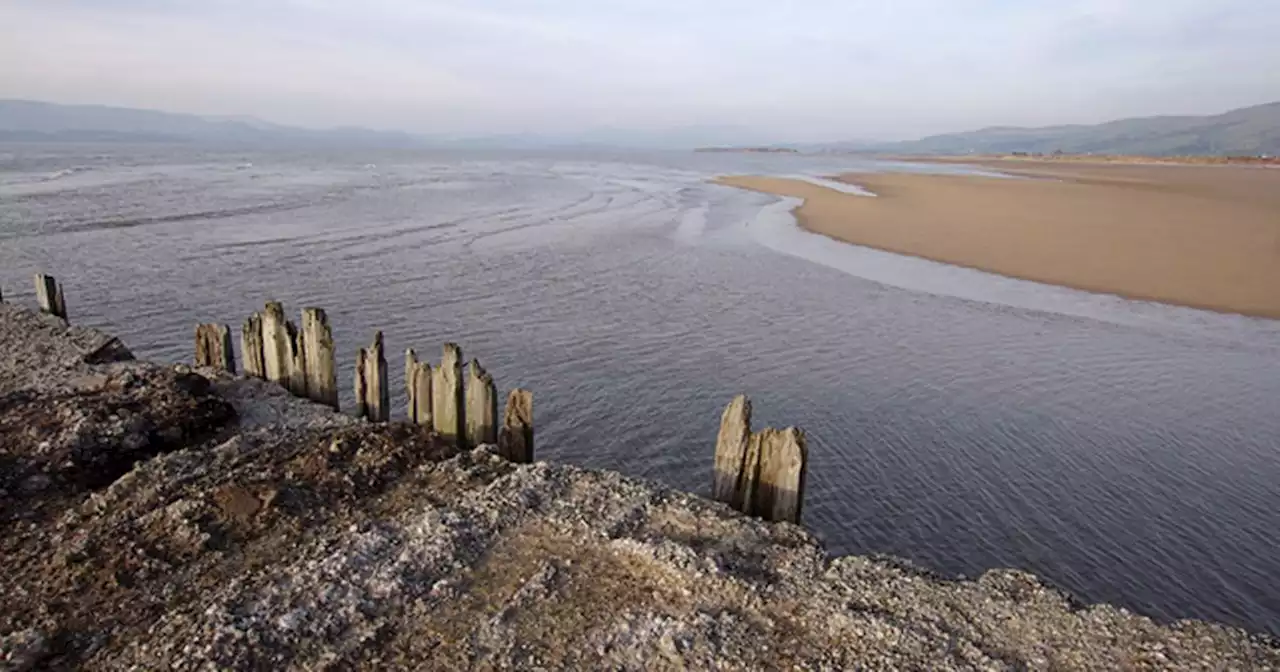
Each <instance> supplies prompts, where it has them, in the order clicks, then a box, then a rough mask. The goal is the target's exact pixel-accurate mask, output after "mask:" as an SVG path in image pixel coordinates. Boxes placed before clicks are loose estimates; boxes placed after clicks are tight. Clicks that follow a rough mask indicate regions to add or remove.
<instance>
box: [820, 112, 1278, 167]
mask: <svg viewBox="0 0 1280 672" xmlns="http://www.w3.org/2000/svg"><path fill="white" fill-rule="evenodd" d="M828 148H829V149H844V150H850V149H856V150H862V151H875V152H885V153H894V154H1008V153H1013V152H1028V153H1043V154H1051V153H1053V152H1057V151H1061V152H1065V153H1068V154H1089V153H1092V154H1133V155H1143V156H1179V155H1191V156H1196V155H1203V156H1259V155H1268V156H1277V155H1280V102H1278V103H1269V104H1267V105H1257V106H1254V107H1246V108H1242V109H1239V110H1232V111H1231V112H1227V113H1225V114H1218V115H1213V116H1206V117H1142V118H1136V119H1122V120H1120V121H1112V122H1108V123H1105V124H1098V125H1096V126H1049V127H1045V128H1017V127H1008V126H1002V127H993V128H984V129H982V130H980V131H971V132H968V133H949V134H946V135H935V136H931V137H927V138H923V139H920V140H914V141H910V142H896V143H879V144H876V143H850V144H849V145H845V146H843V147H842V146H840V145H830V146H828Z"/></svg>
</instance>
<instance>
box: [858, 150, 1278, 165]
mask: <svg viewBox="0 0 1280 672" xmlns="http://www.w3.org/2000/svg"><path fill="white" fill-rule="evenodd" d="M881 158H884V159H885V160H889V161H901V162H905V163H963V164H970V165H983V166H1000V167H1004V166H1009V165H1017V164H1086V165H1089V164H1096V165H1115V164H1125V165H1152V166H1278V167H1280V157H1275V156H1270V157H1260V156H1143V155H1135V154H1024V153H1018V152H1015V153H1013V154H971V155H938V156H916V155H906V156H896V155H886V156H884V157H881Z"/></svg>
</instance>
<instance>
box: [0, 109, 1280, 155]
mask: <svg viewBox="0 0 1280 672" xmlns="http://www.w3.org/2000/svg"><path fill="white" fill-rule="evenodd" d="M752 135H753V134H752V133H751V131H749V130H748V129H743V128H738V127H732V126H690V127H683V128H673V129H668V130H662V131H633V130H625V129H600V128H594V129H584V130H583V131H582V132H580V133H575V134H559V135H541V134H533V133H526V134H507V135H492V136H484V137H470V138H457V137H448V136H428V135H414V134H410V133H402V132H397V131H373V130H369V129H365V128H355V127H348V128H334V129H327V130H313V129H304V128H296V127H292V126H283V125H280V124H274V123H270V122H266V121H261V120H258V119H254V118H252V117H202V116H197V115H192V114H175V113H170V112H157V111H153V110H138V109H131V108H121V107H106V106H100V105H58V104H53V103H43V102H35V101H26V100H0V141H5V140H9V141H13V140H18V141H54V142H57V141H67V142H180V143H197V144H217V145H248V146H253V147H271V146H339V147H347V146H360V147H386V148H396V147H399V148H413V147H440V148H459V149H544V148H573V147H628V148H647V149H693V148H695V147H707V146H717V147H726V148H729V147H743V146H751V147H764V146H765V145H763V144H762V143H760V142H758V140H757V141H752V140H751V137H752ZM768 147H770V148H775V149H795V150H799V151H802V152H874V153H885V154H1008V153H1013V152H1028V153H1043V154H1051V153H1053V152H1057V151H1061V152H1066V153H1070V154H1087V153H1094V154H1135V155H1149V156H1172V155H1207V156H1227V155H1230V156H1258V155H1269V156H1277V155H1280V102H1277V103H1270V104H1267V105H1258V106H1255V107H1248V108H1243V109H1239V110H1233V111H1231V112H1227V113H1225V114H1219V115H1214V116H1204V117H1193V116H1181V117H1172V116H1166V117H1143V118H1136V119H1124V120H1120V121H1112V122H1109V123H1105V124H1098V125H1095V126H1084V125H1073V126H1049V127H1044V128H1018V127H993V128H985V129H982V130H978V131H971V132H967V133H949V134H945V135H934V136H930V137H927V138H923V139H920V140H913V141H909V142H889V143H883V142H869V141H849V142H835V143H805V144H788V143H778V144H772V145H768Z"/></svg>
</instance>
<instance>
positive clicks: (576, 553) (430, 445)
mask: <svg viewBox="0 0 1280 672" xmlns="http://www.w3.org/2000/svg"><path fill="white" fill-rule="evenodd" d="M11 315H12V311H10V310H9V309H7V308H6V309H4V310H3V311H0V352H4V353H7V355H6V356H8V354H10V353H15V352H21V353H23V354H20V355H16V356H12V357H10V358H9V359H7V360H5V361H4V362H3V363H0V364H3V365H6V366H9V367H10V369H9V370H7V371H5V372H4V373H3V375H4V376H7V377H3V378H0V380H3V381H6V382H5V384H6V385H7V386H8V387H6V388H0V488H2V489H3V490H4V492H3V493H0V504H2V505H3V506H2V507H0V560H2V561H3V566H4V567H5V572H3V573H0V604H3V605H5V609H4V610H0V670H30V669H70V668H84V669H108V670H110V669H196V668H202V669H203V668H211V669H212V668H217V669H283V668H304V669H312V668H317V669H324V668H328V669H351V668H362V669H388V668H391V669H394V668H411V669H468V668H476V669H499V668H508V669H539V668H541V669H633V670H642V669H643V670H649V669H791V668H794V669H931V670H932V669H993V670H999V669H1032V670H1041V669H1043V670H1077V669H1078V670H1096V669H1203V670H1220V669H1241V670H1247V669H1280V648H1278V647H1277V644H1276V642H1275V641H1273V640H1271V639H1269V638H1266V637H1262V636H1257V635H1251V634H1249V633H1246V632H1243V631H1240V630H1237V629H1232V628H1227V627H1223V626H1218V625H1213V624H1208V623H1201V622H1194V621H1184V622H1180V623H1176V624H1173V625H1160V624H1157V623H1154V622H1152V621H1151V620H1150V619H1147V618H1145V617H1141V616H1136V615H1134V614H1130V613H1127V612H1125V611H1124V610H1121V609H1116V608H1113V607H1110V606H1106V605H1097V606H1084V605H1080V604H1077V603H1075V602H1074V601H1072V600H1071V599H1070V598H1069V597H1068V596H1066V595H1064V594H1062V593H1061V592H1059V591H1057V590H1055V589H1053V588H1052V587H1050V586H1047V585H1045V584H1044V583H1043V582H1041V581H1040V580H1038V579H1037V578H1036V577H1034V576H1032V575H1029V574H1026V573H1023V572H1017V571H1010V570H996V571H991V572H988V573H986V574H984V575H983V576H982V577H980V578H979V579H977V580H976V581H953V580H947V579H943V578H940V577H937V576H934V575H932V574H930V573H928V572H924V571H920V570H917V569H915V568H912V567H911V566H909V565H907V564H906V563H903V562H901V561H895V560H893V559H886V558H870V557H852V556H851V557H843V558H837V559H831V558H828V557H827V555H826V554H825V552H824V550H823V549H822V547H821V545H820V544H819V542H817V540H815V539H814V538H813V537H812V536H811V535H809V534H808V533H807V532H805V531H804V530H803V529H801V528H799V527H797V526H794V525H789V524H767V523H763V522H761V521H758V520H754V519H750V518H745V517H743V516H741V515H739V514H737V513H735V512H733V511H731V510H730V509H729V508H728V507H725V506H723V505H720V504H718V503H714V502H711V501H708V500H704V499H701V498H699V497H695V496H692V495H689V494H685V493H680V492H676V491H672V490H670V489H667V488H664V487H662V486H659V485H656V484H653V483H648V482H644V481H639V480H635V479H628V478H624V477H622V476H620V475H618V474H615V473H612V472H605V471H591V470H584V469H578V468H574V467H570V466H553V465H548V464H545V463H536V464H532V465H520V466H517V465H513V464H511V463H509V462H507V461H505V460H503V459H501V458H500V457H498V456H497V455H496V453H495V451H494V449H493V448H491V447H482V448H479V449H477V450H474V451H469V452H462V453H459V452H458V451H456V450H455V449H453V448H452V447H450V446H448V445H446V444H444V443H443V442H441V441H440V440H439V438H438V437H436V436H434V435H432V434H431V433H429V432H427V431H425V430H424V429H421V428H418V427H416V426H410V425H402V424H368V423H364V422H361V421H357V420H354V419H351V418H347V417H345V416H340V415H335V414H333V413H331V412H330V411H328V409H327V408H325V407H323V406H318V405H316V404H313V403H310V402H307V401H304V400H299V399H294V398H293V397H290V396H289V395H288V394H287V393H285V392H284V391H283V390H279V389H278V388H276V387H274V386H271V385H268V384H265V383H261V382H258V381H249V380H243V379H233V378H231V377H229V376H225V375H219V374H217V373H215V372H211V371H192V370H191V369H189V368H188V367H182V366H177V367H166V366H160V365H156V364H149V363H146V362H127V361H126V362H112V363H90V362H85V361H84V360H83V357H84V353H85V352H86V350H92V349H93V347H94V346H93V343H94V342H103V341H102V340H101V339H100V338H99V339H96V340H94V339H90V340H89V341H88V342H87V343H83V344H79V345H77V342H76V341H75V340H74V339H75V338H78V337H75V336H72V335H68V337H67V339H66V341H59V342H55V343H52V344H47V345H45V346H41V347H33V346H31V345H30V344H23V343H18V342H14V341H13V340H11V339H14V338H18V339H21V338H25V337H26V336H23V333H24V332H23V331H22V329H23V328H25V327H23V326H22V324H27V323H29V322H30V319H29V318H30V316H29V315H27V316H21V317H19V318H17V319H18V323H19V324H17V325H15V324H14V323H7V321H8V320H10V317H11ZM37 326H38V328H39V329H43V330H45V331H38V332H30V331H29V332H25V333H27V334H31V333H40V334H42V335H41V338H47V337H48V335H49V334H50V333H52V334H53V336H54V338H57V329H56V325H47V324H45V325H37ZM62 329H63V330H64V331H68V330H66V328H65V327H62ZM82 336H83V334H82ZM108 338H109V337H108ZM24 366H25V367H28V368H26V369H23V368H22V367H24ZM31 367H57V368H56V370H55V371H53V372H51V373H49V374H48V375H46V374H42V373H40V372H39V371H37V370H34V369H32V368H31Z"/></svg>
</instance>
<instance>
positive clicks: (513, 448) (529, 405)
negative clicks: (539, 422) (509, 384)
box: [498, 389, 533, 464]
mask: <svg viewBox="0 0 1280 672" xmlns="http://www.w3.org/2000/svg"><path fill="white" fill-rule="evenodd" d="M498 454H499V455H502V456H503V457H505V458H507V459H508V460H510V461H511V462H515V463H517V464H529V463H531V462H533V393H532V392H530V391H528V390H521V389H514V390H511V393H510V394H509V395H507V410H506V411H505V413H504V414H503V417H502V429H501V430H500V431H499V432H498Z"/></svg>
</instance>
